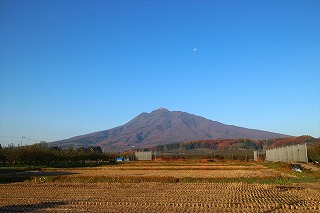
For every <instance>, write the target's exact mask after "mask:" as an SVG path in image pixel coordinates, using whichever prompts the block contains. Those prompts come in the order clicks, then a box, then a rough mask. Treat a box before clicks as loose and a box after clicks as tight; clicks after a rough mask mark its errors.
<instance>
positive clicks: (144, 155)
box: [135, 151, 152, 160]
mask: <svg viewBox="0 0 320 213" xmlns="http://www.w3.org/2000/svg"><path fill="white" fill-rule="evenodd" d="M135 157H136V159H137V160H152V152H151V151H149V152H135Z"/></svg>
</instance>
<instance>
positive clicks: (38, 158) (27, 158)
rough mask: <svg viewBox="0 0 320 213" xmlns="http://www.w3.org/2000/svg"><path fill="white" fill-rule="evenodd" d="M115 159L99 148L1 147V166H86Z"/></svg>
mask: <svg viewBox="0 0 320 213" xmlns="http://www.w3.org/2000/svg"><path fill="white" fill-rule="evenodd" d="M114 158H115V156H114V155H113V154H107V153H103V152H102V149H101V147H99V146H90V147H79V148H77V149H73V148H71V147H70V148H68V149H62V148H61V147H58V146H53V147H49V146H48V145H47V143H45V142H40V143H37V144H33V145H27V146H17V147H15V146H8V147H1V145H0V164H11V165H16V164H24V165H59V164H84V163H86V162H95V163H97V162H102V161H111V160H113V159H114Z"/></svg>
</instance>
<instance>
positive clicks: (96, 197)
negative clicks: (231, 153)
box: [0, 162, 320, 212]
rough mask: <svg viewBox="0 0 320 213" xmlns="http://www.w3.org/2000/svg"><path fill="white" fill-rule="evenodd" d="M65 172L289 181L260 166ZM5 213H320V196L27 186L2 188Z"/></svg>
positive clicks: (268, 188) (208, 187) (253, 188)
mask: <svg viewBox="0 0 320 213" xmlns="http://www.w3.org/2000/svg"><path fill="white" fill-rule="evenodd" d="M56 170H57V169H49V170H48V171H50V172H54V171H56ZM58 170H59V171H61V169H58ZM62 170H63V171H67V172H69V173H70V174H72V175H69V176H68V177H71V178H74V179H75V180H77V177H84V178H85V177H86V176H88V175H89V176H91V177H92V176H96V177H99V176H109V177H111V176H114V177H118V176H121V175H124V174H125V175H126V176H135V175H136V176H145V177H150V176H160V177H175V178H185V177H194V178H206V177H209V178H221V177H229V178H232V177H233V178H234V177H236V178H237V177H243V178H246V177H256V176H260V177H273V176H279V175H280V176H285V177H288V175H289V174H285V173H281V172H279V171H276V170H273V169H268V168H266V167H264V166H262V165H256V164H246V165H245V166H243V165H233V164H229V165H223V164H199V165H195V164H194V163H192V164H189V165H188V164H187V163H178V164H176V165H174V164H172V163H171V164H168V165H166V164H164V163H152V162H149V163H134V164H122V165H121V164H120V165H116V166H103V167H96V168H83V169H62ZM305 186H306V185H305ZM0 212H320V190H319V189H317V187H301V186H298V185H276V184H257V183H255V184H248V183H241V182H240V183H184V182H179V183H167V182H139V183H119V182H104V183H101V182H100V183H76V182H46V183H33V182H22V183H10V184H0Z"/></svg>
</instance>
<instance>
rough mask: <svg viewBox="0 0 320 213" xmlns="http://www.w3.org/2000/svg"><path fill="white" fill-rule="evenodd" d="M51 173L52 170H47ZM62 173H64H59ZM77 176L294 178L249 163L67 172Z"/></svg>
mask: <svg viewBox="0 0 320 213" xmlns="http://www.w3.org/2000/svg"><path fill="white" fill-rule="evenodd" d="M48 171H52V170H48ZM59 171H61V169H59ZM64 171H65V172H70V173H74V175H72V176H106V177H123V176H130V177H134V176H143V177H146V176H158V177H174V178H256V177H261V178H265V177H294V176H293V175H290V174H287V173H284V172H280V171H276V170H274V169H269V168H267V167H265V166H263V165H258V164H253V163H247V165H236V164H232V163H231V164H226V163H221V164H220V163H211V164H202V163H199V164H198V165H197V163H196V165H195V163H193V164H192V163H191V164H190V162H189V163H185V162H173V163H171V164H170V163H167V164H161V163H158V162H156V163H153V162H143V163H141V162H134V163H128V164H120V165H117V166H102V167H94V168H81V169H65V170H64Z"/></svg>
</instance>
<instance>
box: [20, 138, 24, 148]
mask: <svg viewBox="0 0 320 213" xmlns="http://www.w3.org/2000/svg"><path fill="white" fill-rule="evenodd" d="M24 138H25V137H24V136H22V138H21V141H20V145H21V147H22V140H23V139H24Z"/></svg>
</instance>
